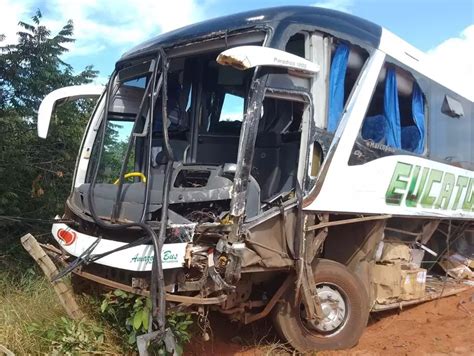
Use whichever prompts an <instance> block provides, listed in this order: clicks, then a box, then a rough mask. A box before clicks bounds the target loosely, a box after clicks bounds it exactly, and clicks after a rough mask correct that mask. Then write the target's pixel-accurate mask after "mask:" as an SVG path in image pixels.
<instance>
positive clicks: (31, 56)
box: [0, 10, 97, 247]
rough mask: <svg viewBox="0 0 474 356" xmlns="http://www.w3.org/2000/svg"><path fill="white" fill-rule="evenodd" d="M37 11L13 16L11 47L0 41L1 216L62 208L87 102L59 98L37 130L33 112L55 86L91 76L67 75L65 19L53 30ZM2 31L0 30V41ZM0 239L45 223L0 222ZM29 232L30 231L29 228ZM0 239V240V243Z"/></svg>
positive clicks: (48, 214) (47, 215)
mask: <svg viewBox="0 0 474 356" xmlns="http://www.w3.org/2000/svg"><path fill="white" fill-rule="evenodd" d="M42 21H43V15H42V14H41V11H39V10H38V11H36V12H35V14H34V16H33V17H32V21H30V22H20V23H19V27H20V30H19V31H18V40H17V42H16V44H14V45H6V46H2V43H1V42H0V143H1V145H0V176H1V177H2V179H1V180H0V214H1V215H8V216H24V217H32V218H35V219H38V218H39V219H41V218H44V219H51V218H52V217H54V216H55V215H57V214H62V212H63V210H64V202H65V200H66V198H67V195H68V194H69V191H70V187H71V183H72V182H71V180H72V176H73V172H74V167H75V160H76V156H77V153H78V151H79V145H80V141H81V137H82V133H83V131H84V129H85V127H86V123H87V120H88V118H89V115H90V112H91V110H92V108H93V101H91V100H81V101H79V102H74V103H66V104H64V105H61V106H59V107H58V108H57V110H56V114H55V117H56V122H61V124H55V123H52V125H51V128H50V135H49V137H48V139H46V140H43V139H39V138H38V137H37V135H36V112H37V109H38V107H39V105H40V103H41V100H43V98H44V97H45V96H46V94H48V93H49V92H51V91H52V90H54V89H57V88H60V87H64V86H68V85H75V84H85V83H89V82H91V80H92V79H93V78H94V77H95V76H96V75H97V72H96V71H95V70H94V69H93V67H91V66H88V67H85V69H84V70H83V71H82V72H81V73H79V74H77V75H76V74H74V73H73V68H72V67H71V66H70V65H69V64H67V63H65V62H64V61H63V60H62V59H61V56H62V55H63V54H65V53H66V52H67V51H68V50H67V48H66V46H65V45H66V44H67V43H70V42H72V41H74V38H73V37H72V35H73V31H74V26H73V23H72V21H68V22H67V23H66V24H65V25H64V26H63V27H62V29H60V31H59V32H58V33H56V34H54V33H52V32H51V31H50V30H49V29H48V28H47V27H45V26H44V25H43V24H42ZM2 39H3V37H1V36H0V41H2ZM0 228H2V236H3V238H5V237H6V238H9V237H10V236H12V239H13V237H17V236H18V235H20V234H22V233H24V232H26V231H31V232H40V233H42V232H45V230H49V226H47V225H44V226H34V225H31V224H18V223H15V222H14V221H11V220H10V221H6V220H0ZM32 230H33V231H32ZM3 238H2V241H1V243H0V245H3V246H5V247H6V246H7V243H6V240H5V239H3Z"/></svg>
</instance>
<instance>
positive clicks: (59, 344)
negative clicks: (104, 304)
mask: <svg viewBox="0 0 474 356" xmlns="http://www.w3.org/2000/svg"><path fill="white" fill-rule="evenodd" d="M16 251H17V252H18V253H15V254H2V255H0V345H3V346H5V347H6V348H8V349H9V350H11V351H12V352H14V353H15V354H17V355H28V354H30V355H38V354H78V353H87V354H109V355H115V354H116V355H123V354H126V353H127V352H128V350H126V349H123V348H122V347H121V345H123V343H122V341H121V339H120V337H119V335H118V334H116V333H115V332H114V331H113V330H112V329H111V328H110V327H109V326H108V325H107V324H105V323H103V321H102V320H100V315H99V313H98V308H97V303H92V301H91V299H90V297H85V296H84V297H80V298H78V299H79V300H78V301H79V303H80V305H81V307H82V309H83V310H84V311H85V312H86V317H85V318H84V320H82V321H79V322H77V321H72V320H70V319H68V318H67V315H66V313H65V311H64V310H63V309H62V307H61V305H60V304H59V301H58V299H57V296H56V294H55V292H54V290H53V288H51V284H50V283H49V281H47V280H46V278H45V277H44V276H43V274H42V272H41V271H40V270H39V268H37V267H36V266H34V265H33V262H32V261H28V259H27V258H25V257H27V256H25V254H23V253H22V252H21V251H19V250H16Z"/></svg>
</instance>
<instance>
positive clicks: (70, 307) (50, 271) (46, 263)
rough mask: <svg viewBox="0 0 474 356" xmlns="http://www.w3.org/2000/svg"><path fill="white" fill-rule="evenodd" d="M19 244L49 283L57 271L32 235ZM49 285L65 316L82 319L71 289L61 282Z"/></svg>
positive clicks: (28, 235)
mask: <svg viewBox="0 0 474 356" xmlns="http://www.w3.org/2000/svg"><path fill="white" fill-rule="evenodd" d="M21 244H22V245H23V247H24V248H25V250H26V251H28V253H29V254H30V255H31V257H33V259H34V260H35V261H36V263H38V265H39V266H40V267H41V269H42V270H43V272H44V274H45V275H46V277H47V278H48V280H49V281H50V282H51V279H52V278H53V277H54V276H55V275H57V274H58V272H59V271H58V269H57V268H56V266H55V264H54V263H53V261H51V259H50V258H49V256H48V255H47V254H46V253H45V252H44V250H43V249H42V248H41V246H40V245H39V243H38V241H36V239H35V238H34V236H33V235H31V234H26V235H25V236H23V237H22V238H21ZM51 284H52V285H53V288H54V291H55V292H56V294H57V295H58V298H59V301H60V302H61V305H62V306H63V307H64V309H65V310H66V313H67V315H68V316H69V317H70V318H71V319H75V320H79V319H82V318H83V317H84V313H83V312H82V311H81V309H80V308H79V305H78V304H77V302H76V299H75V298H74V294H73V292H72V290H71V287H70V286H68V285H67V284H66V283H64V282H63V281H61V280H59V281H55V282H51Z"/></svg>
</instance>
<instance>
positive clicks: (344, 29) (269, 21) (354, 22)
mask: <svg viewBox="0 0 474 356" xmlns="http://www.w3.org/2000/svg"><path fill="white" fill-rule="evenodd" d="M292 23H294V24H301V25H308V26H314V27H315V28H318V29H321V30H322V31H324V30H327V32H329V33H332V34H335V35H337V34H340V35H343V37H349V38H351V37H352V38H354V39H355V40H356V42H359V43H365V44H367V45H369V46H371V47H374V48H378V49H380V50H382V51H383V52H385V53H386V54H388V55H390V56H391V57H393V58H395V59H396V60H398V61H400V62H402V63H404V64H406V65H407V66H409V67H410V68H412V69H414V70H415V71H417V72H419V73H420V74H422V75H425V76H426V77H428V78H429V79H430V80H433V81H435V82H437V83H439V84H441V85H442V86H444V87H446V88H448V89H450V90H451V91H453V92H455V93H457V94H458V95H461V96H463V97H464V98H466V99H468V100H469V101H471V102H472V101H473V99H474V91H473V93H469V92H466V91H465V90H464V91H463V90H459V86H458V85H457V83H455V82H454V81H453V80H452V79H451V80H447V79H446V78H442V76H441V75H440V70H442V68H440V67H439V66H437V64H436V63H434V62H433V61H431V60H430V59H429V58H428V56H427V55H426V54H425V53H424V52H422V51H420V50H418V49H417V48H415V47H413V46H412V45H410V44H409V43H408V42H406V41H404V40H403V39H401V38H399V37H398V36H396V35H395V34H393V33H391V32H390V31H388V30H387V29H385V28H382V27H381V26H379V25H377V24H374V23H373V22H370V21H368V20H365V19H362V18H360V17H357V16H354V15H350V14H347V13H344V12H340V11H336V10H331V9H326V8H319V7H314V6H281V7H272V8H267V9H259V10H251V11H247V12H241V13H237V14H233V15H227V16H222V17H218V18H214V19H210V20H206V21H203V22H199V23H195V24H191V25H189V26H186V27H182V28H179V29H176V30H174V31H170V32H167V33H163V34H161V35H159V36H156V37H154V38H152V39H150V40H148V41H145V42H143V43H141V44H139V45H138V46H136V47H134V48H132V49H131V50H129V51H128V52H126V53H124V54H123V56H122V58H120V60H119V63H121V62H123V61H124V60H129V59H132V58H136V57H139V56H141V55H144V54H146V53H150V52H154V51H156V50H157V49H158V48H159V47H168V46H172V45H177V44H180V43H185V42H189V41H192V40H193V39H197V38H206V37H215V36H216V34H219V33H221V34H223V35H224V34H225V33H231V32H233V31H235V30H244V29H249V30H251V29H264V28H273V29H275V28H277V26H278V25H279V24H286V25H290V24H292Z"/></svg>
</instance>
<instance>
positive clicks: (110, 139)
mask: <svg viewBox="0 0 474 356" xmlns="http://www.w3.org/2000/svg"><path fill="white" fill-rule="evenodd" d="M133 124H134V123H133V121H130V120H124V119H113V118H109V119H108V120H107V127H106V129H105V138H104V148H103V153H102V159H101V161H100V166H99V172H98V175H97V182H99V183H114V182H115V181H116V180H117V179H118V178H119V175H120V169H121V168H122V163H123V161H124V158H125V153H126V151H127V147H128V140H129V138H130V135H131V133H132V129H133ZM98 142H99V140H96V142H95V143H94V146H93V147H92V154H91V158H90V160H91V164H89V168H91V167H95V165H96V162H97V158H98V149H99V147H98ZM134 165H135V149H132V154H131V156H130V159H129V161H128V167H127V173H128V172H133V171H134ZM91 174H92V171H91V170H89V172H88V179H87V181H88V182H90V181H91V179H92V177H91Z"/></svg>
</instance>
